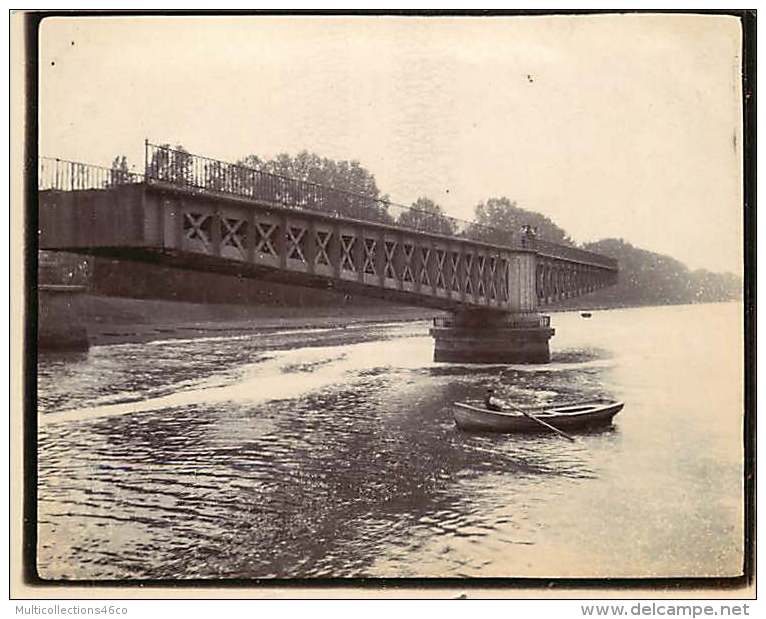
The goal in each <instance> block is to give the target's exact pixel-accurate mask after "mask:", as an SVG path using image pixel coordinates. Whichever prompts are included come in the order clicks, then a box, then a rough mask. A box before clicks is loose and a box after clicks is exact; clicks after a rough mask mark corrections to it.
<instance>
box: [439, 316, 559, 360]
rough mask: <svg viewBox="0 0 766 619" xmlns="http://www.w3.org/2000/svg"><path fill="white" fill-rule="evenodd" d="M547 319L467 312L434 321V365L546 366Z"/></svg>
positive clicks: (548, 356) (552, 331)
mask: <svg viewBox="0 0 766 619" xmlns="http://www.w3.org/2000/svg"><path fill="white" fill-rule="evenodd" d="M554 333H555V331H554V330H553V329H551V328H550V317H549V316H545V315H542V314H539V313H537V312H519V313H513V314H511V313H499V312H486V311H482V310H468V311H464V312H458V313H454V314H453V315H452V316H451V317H449V318H444V319H440V318H437V319H435V320H434V326H433V327H432V328H431V335H432V336H433V338H434V361H448V362H456V363H548V362H549V361H550V358H551V355H550V349H549V346H548V340H550V338H551V337H552V336H553V334H554Z"/></svg>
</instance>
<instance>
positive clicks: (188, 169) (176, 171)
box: [146, 144, 197, 185]
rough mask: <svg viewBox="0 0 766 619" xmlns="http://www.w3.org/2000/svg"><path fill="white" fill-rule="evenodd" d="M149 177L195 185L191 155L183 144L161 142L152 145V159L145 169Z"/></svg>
mask: <svg viewBox="0 0 766 619" xmlns="http://www.w3.org/2000/svg"><path fill="white" fill-rule="evenodd" d="M146 175H147V176H148V177H150V178H153V179H155V180H160V181H166V182H168V183H177V184H179V185H195V184H196V180H197V179H195V177H194V173H193V169H192V156H191V155H190V154H189V151H187V150H186V149H185V148H184V147H183V146H181V145H180V144H176V146H175V147H171V146H170V144H161V145H160V146H157V147H153V152H152V159H151V161H150V162H149V165H148V166H147V169H146Z"/></svg>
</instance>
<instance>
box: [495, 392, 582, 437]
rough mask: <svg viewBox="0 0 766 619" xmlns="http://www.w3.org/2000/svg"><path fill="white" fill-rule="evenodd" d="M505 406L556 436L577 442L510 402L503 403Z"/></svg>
mask: <svg viewBox="0 0 766 619" xmlns="http://www.w3.org/2000/svg"><path fill="white" fill-rule="evenodd" d="M505 404H507V405H508V406H510V407H511V408H513V409H514V410H517V411H519V412H520V413H521V414H522V415H524V416H525V417H529V418H530V419H531V420H532V421H536V422H537V423H539V424H540V425H543V426H545V427H546V428H548V429H549V430H553V431H554V432H555V433H556V434H560V435H561V436H563V437H564V438H568V439H569V440H570V441H572V442H573V443H576V442H577V441H576V440H575V438H574V437H573V436H569V434H567V433H566V432H563V431H562V430H559V429H558V428H554V427H553V426H552V425H551V424H549V423H547V422H545V421H543V420H542V419H539V418H538V417H535V416H534V415H533V414H532V413H528V412H527V411H525V410H522V409H521V408H519V407H518V406H514V405H513V404H511V403H510V402H505Z"/></svg>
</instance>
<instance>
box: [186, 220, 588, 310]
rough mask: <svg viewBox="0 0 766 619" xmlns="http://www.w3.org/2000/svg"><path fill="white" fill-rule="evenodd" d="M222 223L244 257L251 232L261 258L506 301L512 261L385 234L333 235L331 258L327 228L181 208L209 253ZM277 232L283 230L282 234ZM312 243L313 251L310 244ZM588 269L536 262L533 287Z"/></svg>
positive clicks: (225, 240) (556, 288)
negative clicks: (336, 265) (282, 255)
mask: <svg viewBox="0 0 766 619" xmlns="http://www.w3.org/2000/svg"><path fill="white" fill-rule="evenodd" d="M217 222H220V235H219V237H218V238H219V240H220V246H221V248H222V249H224V248H230V249H231V250H234V251H236V252H237V253H238V254H239V255H240V256H241V257H242V258H243V259H246V258H247V255H248V243H249V241H250V240H251V239H250V235H252V237H253V238H252V249H253V251H254V253H255V255H256V256H258V257H259V258H275V259H276V258H278V257H279V256H280V253H281V252H283V251H284V252H285V254H286V259H287V260H292V261H297V262H300V263H304V264H307V263H308V262H309V261H312V262H313V264H314V266H322V267H332V266H334V265H333V262H334V260H336V259H337V260H338V261H339V264H340V270H341V271H344V272H346V273H359V271H360V270H361V272H362V273H363V274H364V275H366V276H374V277H380V278H384V279H387V280H396V281H399V280H401V282H403V283H406V284H413V285H417V286H418V288H419V289H421V290H423V292H424V293H426V294H427V291H428V290H429V289H431V290H433V291H434V292H436V291H437V290H440V291H442V292H443V293H444V292H449V293H452V294H458V295H461V296H463V295H470V296H474V297H478V298H484V299H487V300H488V301H493V302H494V301H498V300H500V301H508V300H509V294H510V291H509V285H508V284H509V281H510V264H509V261H508V260H507V259H505V258H502V257H498V256H492V255H489V256H487V255H484V254H474V253H470V252H468V253H462V252H458V251H447V250H445V249H442V248H439V247H433V246H429V245H420V246H419V245H417V244H416V243H413V242H406V241H402V242H399V241H397V240H393V239H390V238H384V237H369V236H361V237H358V236H357V235H355V234H348V233H340V234H339V235H338V237H337V241H336V243H337V250H336V251H337V252H338V253H337V254H335V258H333V257H332V256H333V254H332V251H331V246H332V241H333V239H334V238H335V237H334V234H333V232H331V231H329V230H316V229H310V228H309V227H308V226H307V225H303V226H301V225H294V224H290V225H287V226H286V227H285V228H284V231H283V232H280V231H281V227H280V225H279V224H278V223H276V222H274V221H269V220H252V221H248V220H247V219H243V218H237V217H229V216H221V217H217V216H215V215H213V214H212V213H205V212H185V213H184V217H183V230H184V236H185V238H186V239H187V240H188V241H194V242H197V243H199V246H201V249H202V251H204V252H206V253H212V251H213V249H214V247H213V245H214V238H215V237H214V235H213V226H214V225H216V223H217ZM280 234H281V235H282V236H281V237H280ZM309 244H311V250H312V251H311V252H309V251H308V249H309V248H308V246H309ZM587 275H588V274H587V273H582V274H581V273H580V272H579V271H575V270H572V271H571V272H570V271H567V272H562V273H560V274H559V273H558V272H557V271H556V269H554V268H552V267H551V266H550V265H545V264H543V265H538V269H537V292H538V296H539V298H541V299H545V298H546V297H550V295H551V294H552V293H555V294H560V291H561V290H564V289H567V290H568V289H574V287H575V286H579V287H580V288H583V289H588V284H589V282H588V277H587Z"/></svg>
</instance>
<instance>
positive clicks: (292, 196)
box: [238, 150, 393, 223]
mask: <svg viewBox="0 0 766 619" xmlns="http://www.w3.org/2000/svg"><path fill="white" fill-rule="evenodd" d="M238 163H239V165H241V166H247V167H249V168H253V169H255V170H257V171H261V172H265V173H267V174H269V175H276V177H275V176H272V177H267V176H266V175H258V177H257V178H255V179H254V180H253V181H252V182H253V183H255V184H256V186H254V187H253V188H252V190H251V193H252V195H254V196H256V197H260V196H262V195H263V194H264V191H265V190H264V188H268V192H267V193H270V194H272V195H271V198H272V200H273V201H277V202H282V203H284V204H285V205H286V206H295V207H299V208H307V209H312V210H322V211H327V212H330V213H333V214H337V215H341V216H345V217H351V218H354V219H362V220H366V221H379V222H384V223H393V218H392V217H391V216H390V215H389V213H388V206H389V205H388V200H387V196H382V195H381V193H380V190H379V189H378V185H377V183H376V182H375V177H374V176H373V175H372V173H371V172H370V171H368V170H367V169H365V168H363V167H362V166H361V165H360V163H359V162H358V161H335V160H333V159H328V158H326V157H320V156H319V155H317V154H316V153H311V152H309V151H306V150H303V151H301V152H299V153H298V154H297V155H295V156H291V155H289V154H287V153H280V154H278V155H277V156H276V157H274V158H273V159H267V160H263V159H261V158H260V157H258V156H257V155H248V156H247V157H244V158H243V159H240V161H239V162H238ZM296 181H297V182H296Z"/></svg>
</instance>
